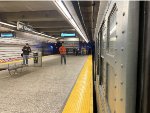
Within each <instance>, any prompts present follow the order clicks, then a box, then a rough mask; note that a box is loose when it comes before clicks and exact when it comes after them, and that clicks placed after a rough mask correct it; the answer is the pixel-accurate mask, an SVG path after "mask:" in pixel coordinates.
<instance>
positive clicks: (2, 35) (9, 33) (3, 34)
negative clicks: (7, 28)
mask: <svg viewBox="0 0 150 113" xmlns="http://www.w3.org/2000/svg"><path fill="white" fill-rule="evenodd" d="M0 37H1V38H11V37H15V35H14V33H11V32H8V33H7V32H6V33H0Z"/></svg>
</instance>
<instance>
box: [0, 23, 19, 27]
mask: <svg viewBox="0 0 150 113" xmlns="http://www.w3.org/2000/svg"><path fill="white" fill-rule="evenodd" d="M0 24H3V25H6V26H10V27H17V26H15V25H12V24H8V23H5V22H0Z"/></svg>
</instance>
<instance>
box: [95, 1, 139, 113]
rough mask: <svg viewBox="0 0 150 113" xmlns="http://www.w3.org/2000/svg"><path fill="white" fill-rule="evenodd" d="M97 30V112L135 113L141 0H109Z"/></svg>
mask: <svg viewBox="0 0 150 113" xmlns="http://www.w3.org/2000/svg"><path fill="white" fill-rule="evenodd" d="M100 18H101V16H98V18H97V27H96V29H97V31H96V32H95V35H94V37H95V66H94V67H95V72H94V73H95V74H94V75H95V76H94V79H95V90H96V100H97V110H98V113H136V111H135V107H136V90H137V88H136V84H137V83H136V82H137V57H138V34H139V31H138V30H139V2H136V1H132V2H131V1H117V2H116V1H109V2H107V5H106V7H105V11H104V14H103V17H102V19H100Z"/></svg>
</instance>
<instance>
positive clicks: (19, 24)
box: [17, 22, 33, 31]
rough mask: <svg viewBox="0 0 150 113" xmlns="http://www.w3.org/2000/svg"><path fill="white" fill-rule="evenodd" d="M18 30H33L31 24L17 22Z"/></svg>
mask: <svg viewBox="0 0 150 113" xmlns="http://www.w3.org/2000/svg"><path fill="white" fill-rule="evenodd" d="M17 30H20V31H33V29H32V27H31V26H30V25H25V24H24V23H22V22H17Z"/></svg>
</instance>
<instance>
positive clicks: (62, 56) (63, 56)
mask: <svg viewBox="0 0 150 113" xmlns="http://www.w3.org/2000/svg"><path fill="white" fill-rule="evenodd" d="M63 59H64V63H65V64H66V55H61V64H62V62H63Z"/></svg>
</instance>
